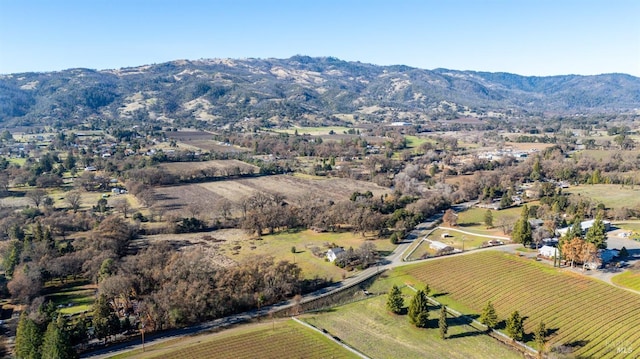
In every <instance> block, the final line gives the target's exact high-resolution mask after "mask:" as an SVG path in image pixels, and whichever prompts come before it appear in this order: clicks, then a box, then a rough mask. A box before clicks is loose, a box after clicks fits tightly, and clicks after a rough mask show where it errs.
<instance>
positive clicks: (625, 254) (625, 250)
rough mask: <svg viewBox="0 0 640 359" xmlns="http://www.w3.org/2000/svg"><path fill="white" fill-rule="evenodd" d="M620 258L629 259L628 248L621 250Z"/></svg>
mask: <svg viewBox="0 0 640 359" xmlns="http://www.w3.org/2000/svg"><path fill="white" fill-rule="evenodd" d="M618 257H620V258H622V259H625V258H627V257H629V251H628V250H627V247H622V248H621V249H620V253H618Z"/></svg>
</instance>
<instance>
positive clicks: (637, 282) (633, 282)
mask: <svg viewBox="0 0 640 359" xmlns="http://www.w3.org/2000/svg"><path fill="white" fill-rule="evenodd" d="M611 281H612V282H613V283H614V284H617V285H619V286H622V287H626V288H629V289H633V290H637V291H639V292H640V271H637V270H627V271H625V272H622V273H620V274H618V275H616V276H614V277H613V278H611Z"/></svg>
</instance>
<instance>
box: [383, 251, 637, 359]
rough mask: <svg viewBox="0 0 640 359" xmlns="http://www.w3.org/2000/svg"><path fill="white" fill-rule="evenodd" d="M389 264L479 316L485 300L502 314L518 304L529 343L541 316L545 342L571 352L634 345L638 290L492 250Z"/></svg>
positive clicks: (605, 351) (596, 352) (590, 353)
mask: <svg viewBox="0 0 640 359" xmlns="http://www.w3.org/2000/svg"><path fill="white" fill-rule="evenodd" d="M394 271H397V273H395V274H396V275H402V274H406V275H407V276H406V280H408V281H416V283H423V284H429V286H431V288H433V289H434V290H435V291H436V292H437V293H438V301H441V302H442V303H444V304H446V305H450V306H451V307H452V308H455V309H457V310H459V311H462V312H463V313H465V314H470V315H479V314H480V313H481V312H482V308H483V307H484V306H485V304H486V303H487V301H489V300H490V301H492V302H493V303H494V306H495V308H496V311H497V313H498V316H499V319H501V320H504V319H506V318H507V317H508V316H509V314H510V313H511V312H513V311H514V310H518V311H519V312H520V314H521V315H522V316H524V317H525V318H526V320H525V323H524V324H525V325H524V327H525V333H526V334H527V336H526V340H527V341H528V342H529V344H531V345H533V343H532V340H533V336H532V335H531V333H532V332H533V331H534V328H535V327H536V326H537V325H538V323H539V322H540V321H543V322H544V323H545V324H546V326H547V328H548V329H549V334H550V335H549V337H548V341H549V347H552V346H555V345H564V346H566V347H570V348H571V349H572V350H573V354H574V355H575V356H576V357H590V358H591V357H592V358H614V357H620V356H619V353H618V349H619V348H618V347H620V346H623V347H625V348H626V349H628V348H634V349H635V348H638V347H639V346H640V331H637V330H635V329H634V328H637V327H638V325H640V315H638V311H637V308H638V307H639V306H640V296H639V295H637V294H634V293H631V292H628V291H625V290H622V289H619V288H615V287H613V286H611V285H609V284H606V283H604V282H600V281H598V280H595V279H591V278H588V277H585V276H582V275H580V274H576V273H572V272H566V271H563V270H557V269H554V268H551V267H549V266H548V265H546V264H542V263H539V262H534V261H532V260H529V259H524V258H519V257H517V256H514V255H512V254H505V253H499V252H494V251H485V252H479V253H476V254H472V255H467V256H455V257H450V258H445V259H442V260H435V261H429V262H426V263H422V264H416V265H413V266H409V267H404V268H398V269H395V270H394ZM604 324H606V325H604ZM611 343H616V346H614V347H612V346H611Z"/></svg>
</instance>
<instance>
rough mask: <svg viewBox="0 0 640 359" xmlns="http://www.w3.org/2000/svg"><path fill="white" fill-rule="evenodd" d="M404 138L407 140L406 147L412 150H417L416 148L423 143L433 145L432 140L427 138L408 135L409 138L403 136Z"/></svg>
mask: <svg viewBox="0 0 640 359" xmlns="http://www.w3.org/2000/svg"><path fill="white" fill-rule="evenodd" d="M404 138H405V139H406V140H407V147H408V148H413V149H417V148H418V147H420V145H421V144H423V143H425V142H432V143H435V141H434V140H433V139H431V138H427V137H418V136H411V135H409V136H404Z"/></svg>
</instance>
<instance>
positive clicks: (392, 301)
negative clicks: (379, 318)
mask: <svg viewBox="0 0 640 359" xmlns="http://www.w3.org/2000/svg"><path fill="white" fill-rule="evenodd" d="M403 308H404V298H402V292H400V288H398V286H397V285H395V284H394V285H393V287H392V288H391V291H390V292H389V294H388V295H387V310H388V311H390V312H392V313H395V314H400V313H402V309H403Z"/></svg>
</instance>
